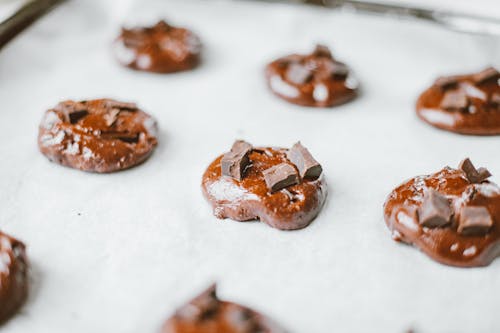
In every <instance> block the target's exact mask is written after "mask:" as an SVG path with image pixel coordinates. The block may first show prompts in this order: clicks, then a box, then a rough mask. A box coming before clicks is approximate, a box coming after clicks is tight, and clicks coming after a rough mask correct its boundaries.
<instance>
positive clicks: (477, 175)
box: [458, 158, 491, 184]
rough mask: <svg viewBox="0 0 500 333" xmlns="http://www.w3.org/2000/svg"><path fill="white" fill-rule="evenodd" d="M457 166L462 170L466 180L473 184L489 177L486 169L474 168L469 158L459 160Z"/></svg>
mask: <svg viewBox="0 0 500 333" xmlns="http://www.w3.org/2000/svg"><path fill="white" fill-rule="evenodd" d="M458 168H459V169H460V170H462V171H463V172H464V174H465V177H466V178H467V180H469V182H471V183H473V184H479V183H482V182H483V181H485V180H486V179H488V178H489V177H491V173H490V172H489V171H488V169H486V168H479V169H476V167H475V166H474V164H472V162H471V160H470V159H469V158H466V159H464V160H463V161H462V162H460V165H459V166H458Z"/></svg>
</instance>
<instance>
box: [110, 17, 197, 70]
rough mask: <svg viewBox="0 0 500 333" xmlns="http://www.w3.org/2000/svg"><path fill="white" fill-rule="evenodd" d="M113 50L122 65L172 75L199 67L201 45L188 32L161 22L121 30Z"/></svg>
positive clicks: (195, 37) (193, 35) (194, 36)
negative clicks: (149, 25) (144, 26)
mask: <svg viewBox="0 0 500 333" xmlns="http://www.w3.org/2000/svg"><path fill="white" fill-rule="evenodd" d="M113 50H114V53H115V56H116V58H117V59H118V61H119V62H120V63H121V64H122V65H124V66H127V67H130V68H132V69H137V70H142V71H147V72H157V73H172V72H179V71H184V70H189V69H192V68H194V67H196V66H197V65H198V64H199V62H200V52H201V43H200V40H199V39H198V37H197V36H196V35H195V34H193V33H192V32H191V31H189V30H187V29H184V28H176V27H173V26H171V25H169V24H168V23H166V22H165V21H160V22H158V23H157V24H156V25H154V26H152V27H147V28H133V29H125V28H122V33H121V34H120V36H119V37H118V38H117V39H116V41H115V43H114V45H113Z"/></svg>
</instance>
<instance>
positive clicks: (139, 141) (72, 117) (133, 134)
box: [38, 99, 157, 173]
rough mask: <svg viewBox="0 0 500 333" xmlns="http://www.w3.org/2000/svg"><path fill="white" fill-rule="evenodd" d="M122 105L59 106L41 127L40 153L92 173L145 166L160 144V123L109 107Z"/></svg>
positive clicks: (137, 112)
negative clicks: (143, 164)
mask: <svg viewBox="0 0 500 333" xmlns="http://www.w3.org/2000/svg"><path fill="white" fill-rule="evenodd" d="M118 104H120V103H118V102H116V101H111V100H108V99H98V100H90V101H82V102H75V101H65V102H62V103H59V105H57V106H56V107H55V108H53V109H50V110H48V111H47V112H46V113H45V116H44V118H43V119H42V123H41V124H40V127H39V133H38V147H39V149H40V151H41V152H42V153H43V154H44V155H45V156H47V158H48V159H49V160H51V161H54V162H56V163H59V164H62V165H66V166H69V167H72V168H75V169H80V170H85V171H91V172H103V173H104V172H114V171H119V170H123V169H127V168H130V167H133V166H135V165H137V164H140V163H142V162H143V161H145V160H146V159H147V158H148V157H149V156H150V155H151V153H152V152H153V149H154V147H155V146H156V145H157V139H156V135H157V134H156V133H157V126H156V122H155V120H154V119H153V118H152V117H151V116H149V115H148V114H146V113H145V112H143V111H141V110H139V109H137V110H134V112H125V110H121V109H119V108H117V107H108V106H109V105H118ZM123 104H124V106H125V107H127V108H129V107H132V106H131V105H130V104H128V103H123ZM127 111H128V110H127ZM84 116H85V118H83V119H82V117H84ZM117 117H118V119H117Z"/></svg>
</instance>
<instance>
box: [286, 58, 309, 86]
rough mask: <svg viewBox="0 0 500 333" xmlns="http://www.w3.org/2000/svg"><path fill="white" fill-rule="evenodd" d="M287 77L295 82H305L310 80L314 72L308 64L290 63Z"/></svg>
mask: <svg viewBox="0 0 500 333" xmlns="http://www.w3.org/2000/svg"><path fill="white" fill-rule="evenodd" d="M285 75H286V79H287V80H288V81H290V82H292V83H295V84H304V83H307V82H309V81H310V80H311V79H312V77H313V73H312V71H310V70H309V69H308V68H307V67H306V66H304V65H301V64H295V63H294V64H290V66H288V69H287V71H286V73H285Z"/></svg>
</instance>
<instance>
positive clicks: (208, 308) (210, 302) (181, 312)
mask: <svg viewBox="0 0 500 333" xmlns="http://www.w3.org/2000/svg"><path fill="white" fill-rule="evenodd" d="M218 307H219V301H218V300H217V295H216V285H215V283H214V284H212V285H211V286H210V287H209V288H208V289H207V290H205V291H204V292H202V293H201V294H200V295H199V296H197V297H196V298H194V299H193V300H192V301H191V302H189V303H188V304H186V305H185V306H183V307H182V308H180V309H178V310H177V312H176V316H178V317H180V318H182V319H184V320H189V321H193V322H194V321H198V320H202V319H204V318H207V317H210V316H211V315H213V314H215V312H217V309H218Z"/></svg>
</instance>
